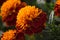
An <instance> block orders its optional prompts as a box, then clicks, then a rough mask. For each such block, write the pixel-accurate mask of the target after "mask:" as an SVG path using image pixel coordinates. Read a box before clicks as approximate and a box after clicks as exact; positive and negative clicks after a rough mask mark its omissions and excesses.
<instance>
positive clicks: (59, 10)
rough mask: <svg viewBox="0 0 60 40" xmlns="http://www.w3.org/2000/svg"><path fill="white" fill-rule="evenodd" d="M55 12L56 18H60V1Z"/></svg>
mask: <svg viewBox="0 0 60 40" xmlns="http://www.w3.org/2000/svg"><path fill="white" fill-rule="evenodd" d="M54 12H55V16H60V0H57V1H56V5H55V8H54Z"/></svg>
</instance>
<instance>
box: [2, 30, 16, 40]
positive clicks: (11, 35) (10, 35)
mask: <svg viewBox="0 0 60 40" xmlns="http://www.w3.org/2000/svg"><path fill="white" fill-rule="evenodd" d="M15 33H16V30H9V31H7V32H5V33H3V35H2V38H1V40H13V39H15Z"/></svg>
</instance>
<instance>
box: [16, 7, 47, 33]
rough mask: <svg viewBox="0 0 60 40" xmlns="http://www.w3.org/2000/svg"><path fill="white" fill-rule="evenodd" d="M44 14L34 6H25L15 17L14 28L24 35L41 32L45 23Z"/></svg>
mask: <svg viewBox="0 0 60 40" xmlns="http://www.w3.org/2000/svg"><path fill="white" fill-rule="evenodd" d="M46 19H47V17H46V14H45V13H44V12H43V11H42V10H41V9H38V8H36V7H35V6H26V7H24V8H22V9H20V11H19V13H18V15H17V21H16V28H17V29H18V30H19V31H21V30H24V31H25V33H27V31H28V32H30V31H31V32H30V33H37V32H38V31H40V30H42V28H45V27H44V23H45V22H46ZM42 20H43V21H42Z"/></svg>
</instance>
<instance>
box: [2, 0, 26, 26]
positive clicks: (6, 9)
mask: <svg viewBox="0 0 60 40" xmlns="http://www.w3.org/2000/svg"><path fill="white" fill-rule="evenodd" d="M24 3H25V2H21V1H20V0H7V1H6V2H4V3H3V5H2V7H1V14H2V21H3V22H5V23H6V24H7V25H8V26H13V25H15V24H16V16H17V13H18V11H19V9H21V8H22V7H25V6H26V5H27V4H26V3H25V4H24Z"/></svg>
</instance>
